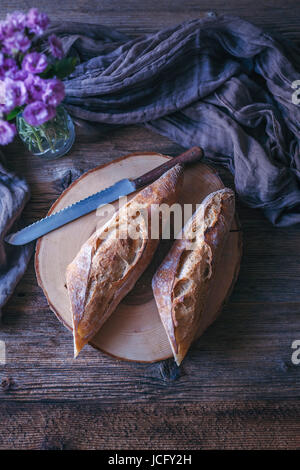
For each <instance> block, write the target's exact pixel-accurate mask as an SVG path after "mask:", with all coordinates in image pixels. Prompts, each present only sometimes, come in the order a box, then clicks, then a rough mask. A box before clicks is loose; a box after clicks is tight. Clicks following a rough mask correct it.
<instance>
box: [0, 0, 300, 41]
mask: <svg viewBox="0 0 300 470" xmlns="http://www.w3.org/2000/svg"><path fill="white" fill-rule="evenodd" d="M29 6H31V3H30V2H29V4H28V2H24V0H3V1H2V2H1V12H0V18H1V17H3V16H4V15H5V14H6V13H7V12H9V11H11V10H13V9H17V10H20V9H27V8H28V7H29ZM38 6H39V8H40V9H41V10H43V11H46V12H47V13H48V14H49V16H50V17H51V19H52V20H53V21H60V20H61V19H62V18H63V19H64V20H66V19H68V20H69V21H83V22H86V23H94V24H97V23H100V24H104V25H107V26H110V27H113V28H116V29H118V30H119V31H123V32H125V33H127V34H129V35H130V36H135V35H139V34H143V33H149V32H153V31H156V30H158V29H160V28H165V27H170V26H173V25H174V24H176V23H180V22H183V21H187V20H190V19H194V18H199V17H203V16H204V15H206V14H207V12H211V11H215V12H217V13H218V14H229V15H237V16H242V17H243V18H245V19H247V20H249V21H252V22H254V23H255V24H257V25H258V26H264V27H265V28H267V29H269V30H270V31H274V32H281V33H282V34H284V35H285V36H286V37H287V38H290V39H293V40H297V41H299V28H298V24H299V12H300V5H299V2H297V1H296V0H286V1H282V0H271V1H261V2H255V3H254V2H253V1H252V0H243V1H236V0H228V1H226V2H224V1H222V0H201V1H199V0H189V1H188V2H187V1H184V2H183V1H182V0H143V1H140V0H128V1H126V2H122V3H120V0H101V1H97V0H91V1H89V2H86V1H84V0H77V1H76V2H74V0H65V1H64V2H60V3H59V7H58V2H57V1H52V2H49V1H47V0H40V1H39V2H38Z"/></svg>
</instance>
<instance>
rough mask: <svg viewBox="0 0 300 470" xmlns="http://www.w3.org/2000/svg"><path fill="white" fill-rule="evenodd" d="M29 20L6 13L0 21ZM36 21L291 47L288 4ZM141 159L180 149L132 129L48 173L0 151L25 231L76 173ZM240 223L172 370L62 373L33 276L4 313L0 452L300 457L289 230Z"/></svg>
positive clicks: (58, 338) (65, 363) (49, 6)
mask: <svg viewBox="0 0 300 470" xmlns="http://www.w3.org/2000/svg"><path fill="white" fill-rule="evenodd" d="M27 7H28V2H24V1H21V0H18V1H16V0H12V1H10V2H8V1H7V0H4V1H3V2H2V4H1V12H0V16H3V15H4V14H5V13H6V11H8V10H12V9H24V8H27ZM39 7H40V8H44V9H45V10H46V11H48V12H49V13H50V14H51V17H52V18H54V19H57V20H59V19H61V18H63V19H66V17H68V19H69V20H71V21H87V22H92V23H96V22H98V21H99V22H102V23H104V24H107V25H112V26H114V27H116V28H118V29H119V30H122V31H125V32H127V33H129V34H138V33H141V32H142V31H146V32H149V31H154V30H156V29H157V28H160V27H163V26H169V25H172V24H175V23H177V22H180V21H183V20H187V19H189V18H195V17H197V16H201V15H202V14H204V12H205V11H207V10H217V11H218V12H221V13H224V12H226V13H230V14H238V15H241V16H243V17H244V18H246V19H250V20H252V21H254V22H255V23H256V24H258V25H265V26H266V27H267V28H269V29H270V30H272V31H280V32H282V33H283V34H284V35H285V36H286V37H288V38H290V39H293V40H294V41H296V42H297V41H298V42H300V33H299V19H300V4H299V3H298V2H296V1H291V0H288V1H284V2H283V1H282V0H281V1H279V0H272V1H265V2H259V3H258V4H255V3H253V2H252V1H240V2H237V1H233V0H231V1H229V2H220V1H216V0H215V1H214V0H211V1H210V2H207V1H197V0H191V1H189V2H182V1H180V2H179V1H167V0H160V1H159V2H156V1H151V2H150V1H138V0H134V1H128V2H126V5H125V4H124V2H122V3H121V2H120V0H113V1H111V0H110V1H108V0H107V1H106V0H105V1H100V2H99V1H97V2H96V1H89V2H85V1H77V2H74V1H72V2H71V1H70V0H65V1H64V2H63V3H61V2H60V3H58V2H56V1H53V2H46V1H45V0H42V1H40V2H39ZM145 150H150V151H153V152H161V153H165V154H169V155H176V154H178V153H179V152H180V151H181V150H182V149H181V147H180V146H178V145H177V144H174V143H172V142H171V141H169V140H168V139H166V138H164V137H160V136H158V135H156V134H153V133H152V132H150V131H148V130H145V129H141V128H138V127H130V128H127V129H120V130H118V131H114V132H111V133H109V134H107V135H106V136H104V137H101V138H99V140H98V141H94V142H84V141H83V140H82V139H81V140H77V142H76V144H75V146H74V149H73V150H72V153H71V154H70V155H68V156H66V157H64V158H62V159H60V160H57V161H55V162H42V161H41V160H39V159H38V158H34V157H31V156H30V155H28V154H27V153H26V152H25V151H24V148H23V146H22V145H21V144H19V143H16V144H14V145H11V146H10V147H9V148H7V149H6V155H7V160H8V164H9V166H11V167H12V168H14V169H15V170H16V171H17V172H18V173H20V174H23V175H25V177H26V178H27V180H28V182H29V183H30V185H31V190H32V199H31V201H30V203H29V204H28V207H27V209H26V211H25V222H26V223H27V222H31V221H33V220H36V219H37V218H40V217H42V216H44V215H45V214H46V212H47V210H48V209H49V207H50V205H51V203H52V202H53V201H54V200H55V199H56V198H57V197H58V196H59V194H60V193H61V191H62V190H63V189H65V188H66V187H67V186H68V184H69V183H70V181H72V180H73V179H75V178H77V177H78V176H79V175H80V174H81V173H82V172H83V171H86V170H88V169H91V168H93V167H95V166H96V165H99V164H101V163H105V162H108V161H110V160H112V159H114V158H117V157H120V156H121V155H124V154H126V153H128V152H137V151H145ZM220 173H221V176H222V177H223V179H224V181H225V183H227V184H229V185H232V177H231V176H230V175H229V174H228V173H227V172H225V171H223V170H221V172H220ZM238 210H239V215H240V219H241V223H242V228H243V238H244V254H243V259H242V265H241V272H240V276H239V279H238V282H237V284H236V287H235V289H234V292H233V294H232V296H231V298H230V301H229V303H228V304H227V306H226V308H225V309H224V311H223V313H222V315H221V316H220V318H219V319H218V320H217V321H216V323H215V324H214V325H212V326H211V327H210V328H209V330H208V331H207V332H206V333H205V334H204V335H203V337H202V338H201V339H200V340H199V341H198V343H197V344H196V345H195V346H194V347H193V349H192V351H191V353H190V354H189V355H188V357H187V359H186V360H185V361H184V363H183V366H182V368H181V369H178V368H177V367H175V366H174V364H173V363H172V361H166V362H162V363H158V364H152V365H149V364H148V365H143V364H131V363H127V362H119V361H116V360H113V359H110V358H109V357H106V356H104V355H102V354H100V353H99V352H97V351H95V350H93V349H92V348H90V347H87V348H86V349H85V351H83V353H82V355H81V356H80V357H79V358H78V359H77V360H76V361H74V360H73V359H71V357H72V340H71V336H70V334H69V332H67V331H66V330H65V328H64V327H63V326H62V325H61V324H60V323H59V322H58V321H57V320H56V319H55V317H54V316H53V313H52V312H51V311H50V310H49V308H48V307H47V302H46V299H45V298H44V296H43V294H42V292H41V290H40V289H39V287H38V286H37V283H36V279H35V275H34V270H33V263H31V265H30V267H29V269H28V271H27V273H26V275H25V276H24V278H23V279H22V281H21V282H20V284H19V286H18V287H17V290H16V292H15V293H14V295H13V297H12V299H11V300H10V302H9V303H8V304H7V306H6V307H5V309H4V311H3V324H2V325H1V329H0V339H1V340H2V341H5V343H6V352H7V363H6V365H1V364H0V417H1V419H0V421H1V427H0V448H37V449H39V448H110V449H113V448H119V449H120V448H124V449H125V448H131V449H134V448H157V449H159V448H160V449H162V448H174V449H176V448H182V449H188V448H296V447H298V448H299V446H300V425H299V418H300V413H299V411H300V410H299V403H298V398H299V396H300V365H299V366H296V365H293V363H292V362H291V354H292V349H291V344H292V342H293V341H294V340H297V339H298V340H300V316H299V313H300V299H299V280H300V247H299V238H300V227H299V226H295V227H290V228H284V229H275V228H273V227H272V226H271V225H270V224H269V223H268V222H267V221H266V220H265V219H264V217H263V215H262V214H261V213H260V212H259V211H257V210H252V209H249V208H246V207H244V206H243V205H242V204H240V203H239V204H238ZM178 404H180V406H178ZM78 428H80V430H79V429H78ZM183 435H184V436H185V437H182V436H183Z"/></svg>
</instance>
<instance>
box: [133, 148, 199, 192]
mask: <svg viewBox="0 0 300 470" xmlns="http://www.w3.org/2000/svg"><path fill="white" fill-rule="evenodd" d="M203 156H204V152H203V150H202V149H201V148H200V147H192V148H190V149H189V150H187V151H186V152H184V153H182V154H181V155H178V157H174V158H171V159H170V160H168V161H167V162H166V163H163V164H162V165H160V166H158V167H156V168H153V170H151V171H148V173H145V174H144V175H142V176H140V177H139V178H136V179H135V180H133V182H134V184H135V187H136V189H138V188H141V187H142V186H146V185H147V184H150V183H152V182H153V181H155V180H157V179H158V178H159V177H160V176H161V175H163V174H164V173H165V172H166V171H168V170H170V168H172V167H173V166H175V165H177V164H178V163H179V164H181V165H184V164H185V163H192V162H196V161H198V160H201V159H202V158H203Z"/></svg>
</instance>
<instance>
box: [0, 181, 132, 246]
mask: <svg viewBox="0 0 300 470" xmlns="http://www.w3.org/2000/svg"><path fill="white" fill-rule="evenodd" d="M135 190H136V186H135V184H134V182H133V181H131V180H129V179H123V180H121V181H118V182H117V183H115V184H114V185H113V186H110V187H109V188H106V189H104V190H103V191H99V192H98V193H95V194H93V195H92V196H89V197H87V198H85V199H82V200H81V201H78V202H75V203H74V204H72V205H71V206H68V207H66V208H65V209H62V210H61V211H59V212H56V213H55V214H52V215H49V216H48V217H45V218H44V219H41V220H39V221H37V222H35V223H33V224H32V225H28V227H25V228H23V229H22V230H20V231H19V232H16V233H12V234H10V235H8V236H7V237H6V238H5V241H6V242H7V243H9V244H10V245H25V244H26V243H29V242H32V241H33V240H36V239H37V238H39V237H41V236H43V235H45V234H46V233H49V232H52V230H55V229H57V228H59V227H62V226H63V225H65V224H68V223H69V222H72V221H73V220H76V219H78V218H79V217H81V216H83V215H86V214H89V213H90V212H92V211H94V210H96V209H98V207H99V206H102V205H103V204H108V203H109V202H113V201H115V200H116V199H118V198H119V197H122V196H127V195H128V194H130V193H133V192H134V191H135Z"/></svg>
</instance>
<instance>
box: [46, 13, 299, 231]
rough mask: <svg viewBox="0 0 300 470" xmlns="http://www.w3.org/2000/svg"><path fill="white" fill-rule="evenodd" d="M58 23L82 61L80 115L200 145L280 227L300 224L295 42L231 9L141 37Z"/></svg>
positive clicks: (75, 106) (77, 96) (74, 97)
mask: <svg viewBox="0 0 300 470" xmlns="http://www.w3.org/2000/svg"><path fill="white" fill-rule="evenodd" d="M53 31H54V32H56V33H58V34H59V35H60V36H61V37H62V38H63V41H64V45H65V48H66V50H68V51H69V53H70V54H72V53H74V51H75V52H76V53H77V54H78V55H79V57H80V59H81V61H82V63H81V64H79V65H78V66H77V68H76V70H75V73H73V75H72V76H71V77H69V79H68V80H66V81H65V86H66V93H67V98H66V103H67V106H68V109H69V111H70V112H71V113H72V114H73V115H74V116H76V117H78V118H82V119H85V120H88V121H93V122H97V123H99V126H100V127H101V126H102V127H103V126H104V128H106V127H107V125H110V126H113V125H124V124H137V123H139V124H142V125H145V126H147V127H149V128H151V129H153V130H155V131H157V132H158V133H160V134H163V135H165V136H167V137H169V138H170V139H172V140H174V141H176V142H178V143H179V144H180V145H182V146H184V147H190V146H192V145H200V146H202V147H203V148H204V150H205V153H206V158H207V160H208V161H210V162H213V163H216V164H220V165H223V166H225V167H227V168H228V169H229V170H230V171H231V172H232V173H234V178H235V186H236V190H237V192H238V194H239V196H240V198H241V199H242V200H243V201H244V202H245V203H246V204H248V205H249V206H251V207H258V208H262V209H263V211H264V213H265V215H266V216H267V217H268V219H269V220H270V221H271V222H272V223H273V224H275V225H278V226H285V225H290V224H294V223H296V222H300V187H299V169H300V159H299V133H300V126H299V123H300V108H299V107H298V106H296V105H294V104H293V103H292V93H293V92H294V89H293V88H292V82H293V81H294V80H297V79H299V78H300V75H299V69H300V67H299V65H300V60H299V59H300V55H299V52H298V51H297V50H296V49H295V46H293V45H292V44H288V43H287V42H286V41H284V40H283V39H282V38H281V39H276V38H275V37H273V36H271V35H270V34H268V33H266V32H264V31H262V30H261V29H260V28H257V27H256V26H254V25H252V24H250V23H248V22H246V21H243V20H241V19H240V18H236V17H229V16H222V17H207V18H205V19H201V20H199V19H197V20H194V21H189V22H187V23H184V24H181V25H179V26H175V27H173V28H170V29H167V30H164V31H160V32H158V33H156V34H148V35H145V36H142V37H139V38H137V39H134V40H128V39H126V38H125V37H124V35H122V34H119V33H117V32H115V31H111V30H109V29H108V28H104V27H102V26H97V25H93V26H90V25H82V24H75V25H74V24H73V25H68V26H66V25H60V27H58V28H57V27H56V28H55V27H54V28H52V31H51V32H53ZM149 150H151V149H149ZM195 190H196V188H195Z"/></svg>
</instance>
